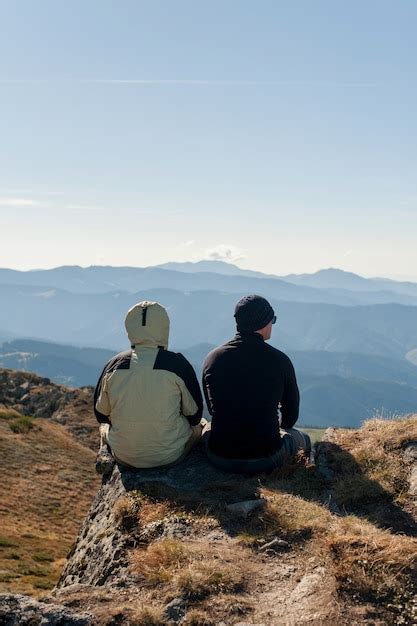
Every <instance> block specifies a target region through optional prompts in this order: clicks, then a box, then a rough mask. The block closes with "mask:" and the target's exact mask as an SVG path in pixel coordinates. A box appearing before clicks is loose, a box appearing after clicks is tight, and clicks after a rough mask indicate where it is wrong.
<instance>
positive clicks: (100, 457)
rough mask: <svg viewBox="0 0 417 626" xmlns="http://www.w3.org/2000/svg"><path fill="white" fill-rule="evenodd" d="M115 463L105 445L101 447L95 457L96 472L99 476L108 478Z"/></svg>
mask: <svg viewBox="0 0 417 626" xmlns="http://www.w3.org/2000/svg"><path fill="white" fill-rule="evenodd" d="M115 463H116V461H115V460H114V457H113V456H112V454H111V452H110V450H109V448H108V446H107V445H104V446H101V448H100V450H99V451H98V453H97V456H96V472H97V474H100V476H108V475H109V474H111V471H112V469H113V467H114V464H115Z"/></svg>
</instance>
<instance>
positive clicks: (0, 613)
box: [0, 594, 93, 626]
mask: <svg viewBox="0 0 417 626" xmlns="http://www.w3.org/2000/svg"><path fill="white" fill-rule="evenodd" d="M0 624H1V625H2V626H89V625H91V624H93V616H92V615H91V613H90V614H89V613H85V612H82V613H78V612H76V611H72V610H71V609H68V608H67V607H66V606H63V605H60V604H53V603H49V602H48V603H47V602H38V601H37V600H33V599H32V598H28V597H27V596H22V595H18V594H0Z"/></svg>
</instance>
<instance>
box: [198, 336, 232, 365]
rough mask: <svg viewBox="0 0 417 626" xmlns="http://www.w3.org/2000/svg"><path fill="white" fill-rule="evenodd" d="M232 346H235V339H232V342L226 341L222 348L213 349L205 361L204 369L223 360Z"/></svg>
mask: <svg viewBox="0 0 417 626" xmlns="http://www.w3.org/2000/svg"><path fill="white" fill-rule="evenodd" d="M232 345H233V339H231V340H230V341H226V342H225V343H222V344H221V345H220V346H217V347H216V348H213V350H210V352H209V353H208V354H207V356H206V358H205V359H204V366H203V367H206V365H209V364H211V363H213V362H214V361H215V360H217V359H219V358H221V357H222V356H223V355H224V354H226V353H227V352H228V350H229V349H230V348H231V347H232Z"/></svg>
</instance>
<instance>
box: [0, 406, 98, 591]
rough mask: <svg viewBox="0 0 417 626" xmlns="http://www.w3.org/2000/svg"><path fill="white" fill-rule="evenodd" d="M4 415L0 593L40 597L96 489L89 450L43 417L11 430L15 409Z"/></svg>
mask: <svg viewBox="0 0 417 626" xmlns="http://www.w3.org/2000/svg"><path fill="white" fill-rule="evenodd" d="M2 411H3V416H4V411H5V410H4V409H2ZM7 413H8V417H7V419H0V470H1V475H2V480H1V483H0V517H1V537H0V571H1V577H0V592H9V591H10V592H13V593H27V594H30V595H41V594H43V593H44V592H45V590H46V589H50V588H52V587H53V586H54V585H55V584H56V582H57V580H58V578H59V576H60V573H61V570H62V567H63V564H64V559H65V557H66V555H67V553H68V551H69V549H70V547H71V544H72V543H73V541H74V539H75V537H76V535H77V533H78V529H79V525H80V523H81V520H82V518H83V516H84V515H85V514H86V512H87V510H88V507H89V506H90V503H91V500H92V497H93V495H94V494H95V492H96V490H97V486H98V482H99V481H98V479H97V477H96V475H95V472H94V454H93V453H92V452H91V451H90V450H88V449H86V448H85V447H84V446H82V445H80V444H78V443H77V442H76V441H75V440H74V439H73V438H72V437H71V435H69V434H68V433H67V432H66V430H65V429H64V427H63V426H58V425H56V424H51V423H50V422H49V420H45V419H41V418H36V419H35V420H34V421H35V424H36V427H35V428H32V429H31V430H30V431H28V432H26V433H24V434H20V433H13V432H12V431H11V430H10V428H9V424H10V420H14V419H17V418H16V415H15V413H16V412H15V411H12V410H9V409H7Z"/></svg>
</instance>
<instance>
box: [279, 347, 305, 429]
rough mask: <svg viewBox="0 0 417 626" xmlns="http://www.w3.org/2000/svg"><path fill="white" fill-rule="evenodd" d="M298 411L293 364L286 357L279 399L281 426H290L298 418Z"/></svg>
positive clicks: (298, 397) (297, 392) (298, 400)
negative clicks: (280, 397) (281, 392)
mask: <svg viewBox="0 0 417 626" xmlns="http://www.w3.org/2000/svg"><path fill="white" fill-rule="evenodd" d="M299 411H300V392H299V390H298V385H297V379H296V376H295V371H294V367H293V364H292V363H291V361H290V359H288V361H287V367H286V373H285V382H284V393H283V395H282V400H281V427H282V428H292V427H293V426H294V424H295V423H296V421H297V420H298V414H299Z"/></svg>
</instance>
